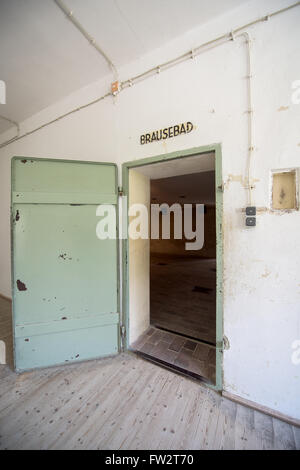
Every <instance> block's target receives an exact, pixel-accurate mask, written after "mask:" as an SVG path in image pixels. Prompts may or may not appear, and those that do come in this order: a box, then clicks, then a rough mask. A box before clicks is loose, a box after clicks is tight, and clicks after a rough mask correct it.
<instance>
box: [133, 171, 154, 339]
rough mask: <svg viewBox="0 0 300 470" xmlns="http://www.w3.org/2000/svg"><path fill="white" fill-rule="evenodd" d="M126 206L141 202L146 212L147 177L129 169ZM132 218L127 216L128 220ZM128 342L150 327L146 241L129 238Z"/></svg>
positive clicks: (148, 200) (147, 250)
mask: <svg viewBox="0 0 300 470" xmlns="http://www.w3.org/2000/svg"><path fill="white" fill-rule="evenodd" d="M128 202H129V207H132V205H133V204H143V205H144V206H145V207H147V208H148V214H150V178H149V177H148V176H145V175H143V174H142V173H140V172H139V171H137V170H129V201H128ZM132 218H134V217H130V218H129V221H131V220H132ZM129 311H130V316H129V344H130V345H132V343H134V342H135V341H136V340H137V339H138V337H139V336H141V335H142V334H143V333H144V332H145V331H146V330H147V329H148V328H149V326H150V240H149V239H142V238H138V239H137V240H134V239H133V238H130V239H129Z"/></svg>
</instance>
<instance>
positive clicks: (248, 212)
mask: <svg viewBox="0 0 300 470" xmlns="http://www.w3.org/2000/svg"><path fill="white" fill-rule="evenodd" d="M246 215H252V216H255V215H256V207H255V206H248V207H246Z"/></svg>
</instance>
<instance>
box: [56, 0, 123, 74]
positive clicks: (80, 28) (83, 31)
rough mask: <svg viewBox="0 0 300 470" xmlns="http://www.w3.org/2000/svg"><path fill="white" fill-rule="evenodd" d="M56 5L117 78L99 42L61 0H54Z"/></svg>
mask: <svg viewBox="0 0 300 470" xmlns="http://www.w3.org/2000/svg"><path fill="white" fill-rule="evenodd" d="M54 2H55V3H56V5H57V6H58V7H59V8H60V9H61V10H62V11H63V12H64V13H65V15H67V17H68V19H69V20H70V21H71V22H72V23H73V25H74V26H75V27H76V28H77V29H78V31H80V32H81V34H82V35H83V36H84V37H85V38H86V39H87V41H88V42H89V43H90V44H91V45H92V46H93V47H94V48H95V49H96V51H97V52H99V53H100V54H101V55H102V57H104V59H105V60H106V62H107V63H108V65H109V67H110V68H111V70H112V72H113V74H114V78H115V80H117V79H118V72H117V69H116V67H115V65H114V64H113V62H112V61H111V60H110V58H109V57H108V56H107V54H105V52H104V51H103V49H102V48H101V47H100V46H99V44H98V43H97V42H96V40H95V38H93V37H92V36H91V35H90V34H89V33H88V32H87V31H86V29H85V28H84V27H83V26H82V24H81V23H80V22H79V21H78V20H77V18H76V17H75V16H74V15H73V12H72V11H71V10H70V9H69V8H68V7H67V5H65V3H64V2H63V1H62V0H54Z"/></svg>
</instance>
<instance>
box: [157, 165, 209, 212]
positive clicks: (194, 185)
mask: <svg viewBox="0 0 300 470" xmlns="http://www.w3.org/2000/svg"><path fill="white" fill-rule="evenodd" d="M174 202H177V203H178V202H179V203H182V204H193V203H194V204H196V203H198V204H215V172H214V171H204V172H202V173H193V174H191V175H182V176H172V177H171V178H162V179H157V180H152V181H151V203H152V204H162V203H167V204H174Z"/></svg>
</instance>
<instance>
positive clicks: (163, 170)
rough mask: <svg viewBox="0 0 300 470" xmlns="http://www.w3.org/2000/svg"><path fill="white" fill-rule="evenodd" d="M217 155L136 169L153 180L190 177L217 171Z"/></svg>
mask: <svg viewBox="0 0 300 470" xmlns="http://www.w3.org/2000/svg"><path fill="white" fill-rule="evenodd" d="M214 157H215V154H214V153H213V152H211V153H201V154H199V155H193V156H192V157H185V158H176V159H174V160H169V161H167V162H159V163H152V164H151V165H145V166H139V167H137V168H134V170H137V171H138V172H139V173H143V175H145V176H148V177H149V178H150V179H151V180H157V179H161V178H171V177H172V176H182V175H190V174H192V173H200V172H202V171H211V170H214V169H215V158H214Z"/></svg>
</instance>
